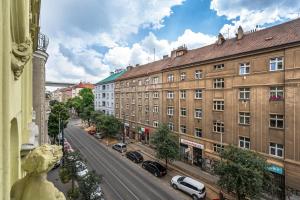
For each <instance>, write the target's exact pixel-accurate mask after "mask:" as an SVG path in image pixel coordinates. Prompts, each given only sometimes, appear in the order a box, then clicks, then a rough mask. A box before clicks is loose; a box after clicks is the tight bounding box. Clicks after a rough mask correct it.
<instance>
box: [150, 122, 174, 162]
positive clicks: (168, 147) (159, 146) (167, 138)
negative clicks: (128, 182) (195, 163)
mask: <svg viewBox="0 0 300 200" xmlns="http://www.w3.org/2000/svg"><path fill="white" fill-rule="evenodd" d="M151 143H152V144H153V145H154V146H155V147H156V148H155V150H156V157H157V158H159V159H164V160H165V163H166V168H168V162H169V161H170V160H173V159H176V158H177V157H178V154H179V144H178V137H177V136H176V135H174V134H172V133H171V131H170V130H169V128H168V126H167V125H166V124H163V125H160V126H159V127H158V129H157V130H156V132H155V133H154V134H153V136H152V138H151Z"/></svg>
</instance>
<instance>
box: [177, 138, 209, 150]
mask: <svg viewBox="0 0 300 200" xmlns="http://www.w3.org/2000/svg"><path fill="white" fill-rule="evenodd" d="M180 142H181V143H182V144H186V145H190V146H192V147H196V148H198V149H204V145H203V144H199V143H196V142H192V141H189V140H185V139H180Z"/></svg>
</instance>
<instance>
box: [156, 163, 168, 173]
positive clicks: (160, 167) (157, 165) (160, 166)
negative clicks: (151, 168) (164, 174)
mask: <svg viewBox="0 0 300 200" xmlns="http://www.w3.org/2000/svg"><path fill="white" fill-rule="evenodd" d="M153 165H155V166H156V167H157V168H158V169H159V171H164V170H166V168H165V167H164V166H162V165H161V164H159V163H157V162H153Z"/></svg>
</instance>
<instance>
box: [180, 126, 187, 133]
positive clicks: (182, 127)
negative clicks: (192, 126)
mask: <svg viewBox="0 0 300 200" xmlns="http://www.w3.org/2000/svg"><path fill="white" fill-rule="evenodd" d="M183 130H184V131H183ZM180 133H183V134H186V133H187V128H186V125H184V124H181V125H180Z"/></svg>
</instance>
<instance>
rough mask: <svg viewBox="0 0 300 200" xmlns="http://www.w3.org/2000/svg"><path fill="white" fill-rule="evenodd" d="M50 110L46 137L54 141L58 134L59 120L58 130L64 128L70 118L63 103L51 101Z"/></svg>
mask: <svg viewBox="0 0 300 200" xmlns="http://www.w3.org/2000/svg"><path fill="white" fill-rule="evenodd" d="M50 108H51V113H50V114H49V119H48V135H49V136H50V137H51V138H53V139H54V141H55V139H56V137H57V135H58V134H59V119H60V120H61V122H60V123H61V127H60V128H65V127H66V125H67V123H68V119H69V117H70V116H69V112H68V108H67V107H66V105H65V104H64V103H60V102H58V101H53V102H52V104H51V106H50Z"/></svg>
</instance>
